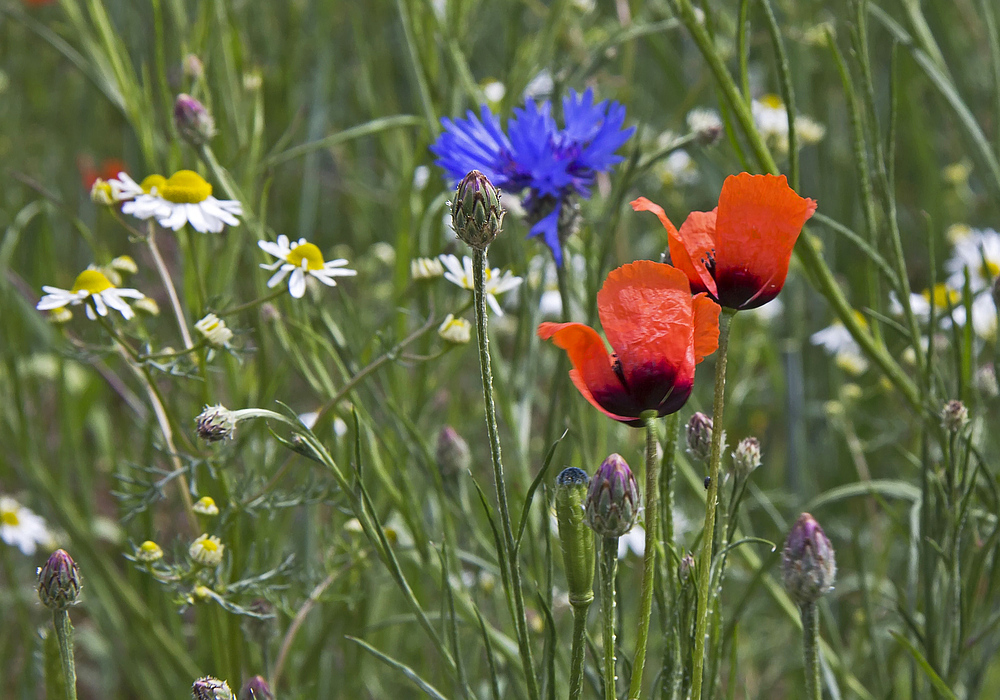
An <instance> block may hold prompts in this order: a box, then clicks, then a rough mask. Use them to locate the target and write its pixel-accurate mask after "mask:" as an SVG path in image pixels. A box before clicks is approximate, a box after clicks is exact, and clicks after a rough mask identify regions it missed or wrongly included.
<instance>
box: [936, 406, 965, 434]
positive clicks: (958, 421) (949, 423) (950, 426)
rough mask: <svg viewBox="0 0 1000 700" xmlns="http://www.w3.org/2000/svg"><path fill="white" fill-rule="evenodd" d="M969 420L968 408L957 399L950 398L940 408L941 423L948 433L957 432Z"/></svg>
mask: <svg viewBox="0 0 1000 700" xmlns="http://www.w3.org/2000/svg"><path fill="white" fill-rule="evenodd" d="M968 422H969V409H967V408H966V407H965V404H964V403H962V402H961V401H958V400H957V399H952V400H951V401H949V402H948V403H946V404H945V405H944V408H942V409H941V425H942V426H943V427H944V429H945V430H947V431H948V432H949V433H957V432H958V431H959V430H961V429H962V428H964V427H965V424H966V423H968Z"/></svg>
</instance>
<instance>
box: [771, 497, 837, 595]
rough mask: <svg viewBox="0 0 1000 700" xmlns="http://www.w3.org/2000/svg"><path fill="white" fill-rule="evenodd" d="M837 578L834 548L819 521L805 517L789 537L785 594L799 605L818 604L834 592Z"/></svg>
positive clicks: (784, 569)
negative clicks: (824, 596) (823, 596)
mask: <svg viewBox="0 0 1000 700" xmlns="http://www.w3.org/2000/svg"><path fill="white" fill-rule="evenodd" d="M836 576H837V563H836V561H835V560H834V552H833V545H832V544H830V540H829V539H827V536H826V534H825V533H824V532H823V528H821V527H820V526H819V523H817V522H816V520H815V518H813V516H811V515H809V513H803V514H802V515H800V516H799V519H798V520H796V521H795V525H793V526H792V530H791V532H789V533H788V539H787V540H786V541H785V549H784V551H783V552H782V553H781V578H782V582H783V583H784V585H785V590H786V591H788V595H789V596H791V598H792V600H794V601H795V602H796V603H798V604H799V605H804V604H810V603H815V602H816V601H817V600H819V599H820V597H821V596H822V595H823V594H824V593H826V592H827V591H828V590H830V589H831V588H833V580H834V578H836Z"/></svg>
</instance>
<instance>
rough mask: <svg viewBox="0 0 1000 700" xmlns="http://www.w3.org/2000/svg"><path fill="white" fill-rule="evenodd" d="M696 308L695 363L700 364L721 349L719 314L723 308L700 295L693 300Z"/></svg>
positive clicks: (693, 305) (692, 302) (705, 295)
mask: <svg viewBox="0 0 1000 700" xmlns="http://www.w3.org/2000/svg"><path fill="white" fill-rule="evenodd" d="M691 305H692V307H693V308H694V361H695V364H698V363H700V362H701V361H702V360H704V359H705V358H706V357H708V356H709V355H711V354H712V353H713V352H715V351H716V350H718V349H719V312H720V311H722V307H721V306H719V305H718V304H716V303H715V302H714V301H712V300H711V299H709V297H708V295H707V294H699V295H697V296H696V297H695V298H694V299H692V300H691Z"/></svg>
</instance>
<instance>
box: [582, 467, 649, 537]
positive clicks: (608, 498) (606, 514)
mask: <svg viewBox="0 0 1000 700" xmlns="http://www.w3.org/2000/svg"><path fill="white" fill-rule="evenodd" d="M638 513H639V489H638V487H637V486H636V483H635V476H634V475H633V474H632V470H631V469H629V466H628V463H627V462H626V461H625V460H624V459H623V458H622V456H621V455H620V454H612V455H610V456H609V457H608V458H607V459H605V460H604V461H603V462H602V463H601V466H600V467H599V468H598V469H597V473H596V474H594V478H593V479H592V480H591V482H590V490H589V491H587V523H588V524H589V525H590V527H592V528H593V529H594V532H596V533H597V534H598V535H600V536H601V537H621V536H622V535H624V534H625V533H626V532H628V531H629V530H631V529H632V526H633V525H634V524H635V519H636V516H637V515H638Z"/></svg>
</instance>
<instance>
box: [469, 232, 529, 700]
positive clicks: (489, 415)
mask: <svg viewBox="0 0 1000 700" xmlns="http://www.w3.org/2000/svg"><path fill="white" fill-rule="evenodd" d="M472 269H473V286H474V288H475V289H474V296H475V306H476V335H477V336H478V341H479V366H480V369H481V370H482V377H483V402H484V403H485V404H486V430H487V432H488V433H489V436H490V457H491V458H492V461H493V480H494V482H495V486H496V491H497V503H498V505H499V508H500V522H501V525H502V526H503V535H504V549H505V550H506V552H505V553H504V554H505V558H506V560H507V568H508V569H509V572H508V573H509V574H510V587H511V591H510V595H511V596H512V597H513V599H514V628H515V630H516V631H517V646H518V650H519V652H520V654H521V664H522V665H523V667H524V676H525V681H526V683H527V685H528V697H529V698H530V699H531V700H538V681H537V679H536V678H535V670H534V668H535V666H534V662H533V661H532V658H531V645H530V643H529V641H528V625H527V623H526V620H525V616H524V594H523V592H522V591H521V569H520V566H519V565H518V557H517V550H516V547H515V546H514V532H513V528H512V526H511V520H510V507H509V506H508V504H507V486H506V483H505V482H504V477H503V461H502V460H501V457H500V431H499V429H498V427H497V411H496V406H495V405H494V404H493V369H492V367H491V365H490V339H489V334H488V331H489V327H488V318H487V316H486V250H485V248H484V249H478V248H477V249H475V251H474V253H473V265H472Z"/></svg>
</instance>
